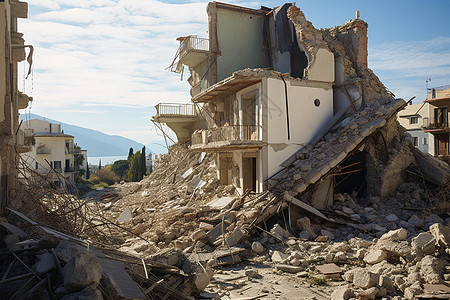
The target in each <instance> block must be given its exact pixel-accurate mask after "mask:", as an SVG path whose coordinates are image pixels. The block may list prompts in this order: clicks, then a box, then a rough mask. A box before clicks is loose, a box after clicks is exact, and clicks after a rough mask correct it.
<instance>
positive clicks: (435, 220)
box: [424, 215, 444, 224]
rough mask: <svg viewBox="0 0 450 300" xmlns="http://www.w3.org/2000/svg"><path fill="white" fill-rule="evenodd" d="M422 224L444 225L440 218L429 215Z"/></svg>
mask: <svg viewBox="0 0 450 300" xmlns="http://www.w3.org/2000/svg"><path fill="white" fill-rule="evenodd" d="M424 222H425V224H434V223H440V224H444V220H442V218H441V217H439V216H438V215H429V216H428V217H426V218H425V220H424Z"/></svg>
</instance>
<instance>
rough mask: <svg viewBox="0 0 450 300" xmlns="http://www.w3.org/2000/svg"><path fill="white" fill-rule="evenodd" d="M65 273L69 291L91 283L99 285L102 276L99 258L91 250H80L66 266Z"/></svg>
mask: <svg viewBox="0 0 450 300" xmlns="http://www.w3.org/2000/svg"><path fill="white" fill-rule="evenodd" d="M63 275H64V286H65V287H66V289H67V291H68V292H75V291H79V290H81V289H83V288H85V287H87V286H89V285H91V286H97V285H98V284H99V282H100V279H101V277H102V276H101V270H100V265H99V263H98V259H97V257H96V256H95V255H93V254H92V253H90V252H78V253H77V254H76V256H75V257H74V258H73V259H72V260H70V261H69V262H68V263H67V264H66V265H65V266H64V268H63Z"/></svg>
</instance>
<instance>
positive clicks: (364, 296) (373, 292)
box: [358, 286, 380, 300]
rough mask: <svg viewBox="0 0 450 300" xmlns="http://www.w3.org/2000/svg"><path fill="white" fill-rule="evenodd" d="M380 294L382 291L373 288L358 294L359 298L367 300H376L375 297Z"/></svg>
mask: <svg viewBox="0 0 450 300" xmlns="http://www.w3.org/2000/svg"><path fill="white" fill-rule="evenodd" d="M379 292H380V289H379V288H377V287H375V286H373V287H371V288H368V289H367V290H365V291H362V292H360V293H359V294H358V296H359V297H362V299H367V300H373V299H375V296H376V295H377V294H378V293H379Z"/></svg>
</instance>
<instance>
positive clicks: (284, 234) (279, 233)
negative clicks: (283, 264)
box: [270, 224, 292, 241]
mask: <svg viewBox="0 0 450 300" xmlns="http://www.w3.org/2000/svg"><path fill="white" fill-rule="evenodd" d="M270 233H271V234H273V235H274V236H276V237H277V238H279V239H280V240H282V241H283V240H285V239H287V238H288V237H290V236H292V235H291V234H290V233H289V232H288V231H287V230H286V229H284V228H283V227H281V225H280V224H275V225H274V226H273V227H272V229H271V230H270Z"/></svg>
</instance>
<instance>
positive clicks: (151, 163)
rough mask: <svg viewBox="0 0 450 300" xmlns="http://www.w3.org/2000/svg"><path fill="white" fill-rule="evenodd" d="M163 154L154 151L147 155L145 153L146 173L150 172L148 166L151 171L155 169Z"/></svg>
mask: <svg viewBox="0 0 450 300" xmlns="http://www.w3.org/2000/svg"><path fill="white" fill-rule="evenodd" d="M163 155H164V154H156V153H150V154H149V155H147V157H146V159H145V166H146V167H147V173H149V172H150V168H151V170H152V171H154V170H156V168H157V167H158V164H159V161H160V160H161V158H162V156H163Z"/></svg>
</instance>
